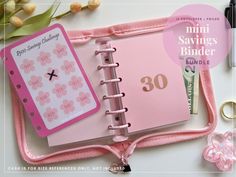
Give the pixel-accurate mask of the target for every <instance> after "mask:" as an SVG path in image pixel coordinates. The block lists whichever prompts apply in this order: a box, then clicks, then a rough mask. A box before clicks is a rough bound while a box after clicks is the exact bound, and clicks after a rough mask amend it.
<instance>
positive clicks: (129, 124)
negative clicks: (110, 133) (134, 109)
mask: <svg viewBox="0 0 236 177" xmlns="http://www.w3.org/2000/svg"><path fill="white" fill-rule="evenodd" d="M130 126H131V123H127V124H124V125H117V126H114V125H109V126H108V129H109V130H117V129H124V128H128V127H130Z"/></svg>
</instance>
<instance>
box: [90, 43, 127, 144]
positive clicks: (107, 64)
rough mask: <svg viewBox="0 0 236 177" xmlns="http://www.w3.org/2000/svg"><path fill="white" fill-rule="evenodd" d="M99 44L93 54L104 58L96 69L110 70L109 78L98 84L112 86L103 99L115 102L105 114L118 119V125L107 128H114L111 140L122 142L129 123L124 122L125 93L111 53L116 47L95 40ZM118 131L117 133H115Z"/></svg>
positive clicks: (117, 65)
mask: <svg viewBox="0 0 236 177" xmlns="http://www.w3.org/2000/svg"><path fill="white" fill-rule="evenodd" d="M97 43H99V45H100V49H98V50H96V51H95V55H101V56H102V57H103V59H104V62H103V64H101V65H99V66H98V67H97V70H107V69H108V70H109V71H110V72H111V78H109V79H104V80H101V81H100V85H101V86H103V85H110V86H113V89H114V92H115V93H114V94H111V95H104V96H103V100H104V101H105V100H109V101H115V102H116V103H118V104H117V108H116V110H106V112H105V114H106V115H108V116H109V115H112V116H114V117H115V121H117V120H119V124H118V125H115V124H114V125H109V126H108V130H114V131H115V132H116V133H115V135H114V137H113V141H115V142H122V141H125V140H127V139H128V136H127V135H128V127H130V126H131V124H130V123H126V119H125V113H126V112H127V111H128V108H126V107H123V103H122V98H123V97H125V93H123V92H120V89H119V83H120V82H122V78H121V77H118V76H117V74H116V69H117V68H118V67H119V63H115V62H114V61H113V53H114V52H116V48H113V47H111V45H109V43H108V40H106V39H105V40H100V41H97ZM117 132H118V133H117Z"/></svg>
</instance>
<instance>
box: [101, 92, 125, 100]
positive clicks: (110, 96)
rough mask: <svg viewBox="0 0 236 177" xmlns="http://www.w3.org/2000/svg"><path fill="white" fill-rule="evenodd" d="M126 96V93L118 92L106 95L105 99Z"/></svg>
mask: <svg viewBox="0 0 236 177" xmlns="http://www.w3.org/2000/svg"><path fill="white" fill-rule="evenodd" d="M124 96H125V93H120V94H116V95H108V96H107V95H104V96H103V99H104V100H107V99H114V98H122V97H124Z"/></svg>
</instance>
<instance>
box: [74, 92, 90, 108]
mask: <svg viewBox="0 0 236 177" xmlns="http://www.w3.org/2000/svg"><path fill="white" fill-rule="evenodd" d="M76 100H77V101H78V102H79V103H80V105H81V106H85V105H86V104H89V103H90V94H89V93H84V92H80V93H79V96H78V97H77V98H76Z"/></svg>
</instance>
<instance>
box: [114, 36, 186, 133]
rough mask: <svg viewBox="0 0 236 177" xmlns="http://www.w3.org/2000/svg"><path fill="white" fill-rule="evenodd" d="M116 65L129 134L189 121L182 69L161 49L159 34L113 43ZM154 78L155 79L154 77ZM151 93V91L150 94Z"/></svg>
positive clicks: (161, 43)
mask: <svg viewBox="0 0 236 177" xmlns="http://www.w3.org/2000/svg"><path fill="white" fill-rule="evenodd" d="M111 43H112V46H113V47H115V48H116V52H114V54H113V57H114V61H115V62H118V63H119V67H118V68H117V75H118V77H121V78H122V82H120V83H119V86H120V90H121V92H124V93H125V97H124V98H122V101H123V106H124V107H127V108H128V112H127V113H126V114H125V116H126V121H127V122H129V123H131V127H129V132H136V131H142V130H148V129H152V128H157V127H161V126H166V125H170V124H175V123H178V122H182V121H186V120H188V119H189V118H190V113H189V109H188V101H187V94H186V89H185V86H184V81H183V76H182V70H181V67H180V66H178V65H176V64H175V63H174V62H173V61H172V60H171V59H170V58H169V57H168V56H167V54H166V51H165V49H164V48H163V42H162V33H155V34H149V35H141V36H137V37H132V38H127V39H120V40H116V41H112V42H111ZM155 77H156V78H155ZM149 90H150V91H149Z"/></svg>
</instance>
